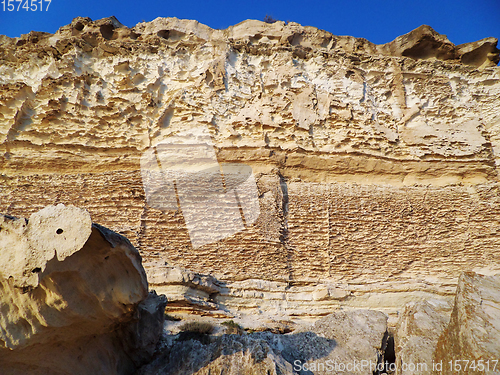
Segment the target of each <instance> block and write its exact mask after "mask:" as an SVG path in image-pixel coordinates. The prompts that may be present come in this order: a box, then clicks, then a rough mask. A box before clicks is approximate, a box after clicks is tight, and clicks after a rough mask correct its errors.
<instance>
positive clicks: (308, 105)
mask: <svg viewBox="0 0 500 375" xmlns="http://www.w3.org/2000/svg"><path fill="white" fill-rule="evenodd" d="M496 43H497V41H496V39H494V38H487V39H484V40H481V41H478V42H473V43H468V44H465V45H460V46H455V45H453V44H452V43H451V42H449V41H448V40H447V38H446V37H445V36H443V35H439V34H437V33H436V32H434V31H433V30H432V29H431V28H429V27H427V26H422V27H420V28H418V29H416V30H414V31H412V32H410V33H409V34H407V35H404V36H401V37H399V38H397V39H395V40H394V41H393V42H391V43H388V44H385V45H375V44H372V43H370V42H368V41H366V40H364V39H356V38H353V37H338V36H334V35H331V34H330V33H328V32H325V31H322V30H318V29H316V28H313V27H302V26H300V25H298V24H295V23H289V24H285V23H283V22H277V23H274V24H266V23H263V22H259V21H245V22H242V23H241V24H238V25H235V26H232V27H230V28H228V29H226V30H213V29H211V28H209V27H207V26H204V25H201V24H199V23H197V22H195V21H187V20H178V19H175V18H167V19H161V18H159V19H156V20H154V21H152V22H149V23H140V24H138V25H136V26H135V27H133V28H131V29H129V28H126V27H123V25H121V24H120V23H119V22H118V21H117V20H116V19H114V18H110V19H103V20H99V21H95V22H93V21H91V20H90V19H86V18H78V19H75V20H74V21H73V22H72V23H71V25H68V26H64V27H62V28H61V29H60V30H59V31H58V32H57V33H56V34H54V35H52V34H46V33H36V32H32V33H30V34H28V35H24V36H22V37H20V38H14V39H11V38H7V37H1V39H0V155H1V157H0V169H1V173H2V174H1V176H0V184H1V188H0V211H2V212H4V213H7V214H12V215H28V214H30V213H32V212H34V211H36V210H38V209H39V208H40V207H43V206H45V205H47V204H53V203H58V202H62V203H66V202H68V203H72V204H75V205H78V206H80V207H85V208H87V209H88V210H89V211H90V213H91V214H92V216H93V218H94V220H95V221H97V222H100V223H102V224H104V225H106V226H108V227H110V228H111V229H113V230H115V231H118V232H120V233H122V234H124V235H126V236H127V237H128V238H129V239H130V240H131V241H132V242H133V244H134V245H135V246H137V248H138V249H139V250H140V252H141V254H142V255H143V256H144V258H145V261H146V268H147V269H148V270H149V271H148V272H150V274H151V275H155V277H156V280H157V283H158V285H159V286H160V285H168V284H169V283H170V281H168V280H170V279H169V278H168V277H167V276H168V275H167V276H162V275H165V272H166V273H168V272H169V271H168V270H169V269H170V268H168V267H181V268H183V269H189V270H192V271H196V272H201V273H204V274H208V273H211V274H212V275H213V276H214V277H216V279H217V280H218V281H219V282H220V284H219V285H218V286H217V287H213V288H215V289H210V288H212V287H207V288H205V287H203V285H202V286H200V285H201V284H200V283H199V284H196V285H198V286H195V287H193V285H194V284H192V283H191V284H189V283H188V282H187V283H184V280H185V279H183V278H181V281H175V282H174V283H173V284H171V285H172V287H173V288H177V290H184V291H187V290H191V291H197V292H196V293H198V294H196V293H195V294H196V295H197V298H198V302H199V306H200V308H202V309H205V310H210V309H214V310H224V311H228V310H229V311H237V310H243V311H244V310H247V311H252V312H256V311H258V309H259V307H262V310H263V311H272V312H273V313H274V312H279V313H282V314H285V315H302V316H308V315H311V316H316V315H322V314H325V312H327V311H331V309H332V308H334V307H336V306H341V305H342V306H351V307H374V306H377V307H380V308H381V309H387V311H388V312H390V313H394V312H396V311H397V310H399V309H400V308H401V307H402V306H403V305H404V304H405V303H406V302H408V301H411V300H415V299H420V298H424V297H429V296H434V297H437V298H445V299H450V298H451V296H452V294H453V292H454V289H455V286H456V282H457V277H458V275H459V273H460V271H461V270H476V271H481V272H485V273H494V272H500V259H499V257H498V252H497V249H498V247H499V245H500V234H499V232H498V230H497V228H496V226H495V225H496V224H495V223H497V222H498V221H499V220H500V215H499V213H498V209H497V207H498V205H499V203H500V202H499V200H500V198H499V194H498V193H499V191H498V188H499V186H498V174H497V169H498V165H499V162H500V159H499V156H500V155H499V147H500V111H499V108H500V68H498V67H497V66H496V64H497V63H498V60H499V57H498V56H499V54H498V53H499V51H498V50H497V49H496ZM195 129H202V132H201V133H200V134H199V138H200V139H202V138H203V137H205V138H206V137H208V139H210V142H211V143H210V142H209V143H210V146H211V147H213V150H214V155H215V157H216V161H217V162H219V163H221V166H222V167H221V170H224V176H226V177H227V176H233V175H232V174H231V173H230V172H227V173H226V169H225V168H226V167H224V165H229V166H234V165H238V164H239V165H242V164H244V165H245V166H249V167H250V168H251V173H250V174H251V176H252V177H253V178H254V181H255V185H256V189H257V190H256V191H257V193H256V196H257V197H258V198H257V199H258V205H257V207H258V213H259V215H258V216H256V217H255V218H252V220H248V218H249V216H248V215H247V213H245V212H243V214H242V216H241V217H240V216H237V217H230V215H229V216H228V219H227V221H228V224H227V226H226V225H223V226H222V227H221V226H215V225H214V226H209V227H206V226H205V227H204V226H203V225H202V224H203V223H204V222H205V223H206V222H207V221H206V220H208V219H206V218H207V217H212V216H214V214H213V213H214V212H215V211H216V210H217V209H218V206H220V204H219V203H217V202H219V201H217V200H216V199H215V198H214V199H211V200H210V199H205V200H203V199H199V202H201V203H200V204H195V203H193V202H196V199H198V198H202V197H203V194H204V192H203V188H204V186H205V185H204V184H206V186H205V187H206V188H205V190H206V191H208V190H210V186H211V185H210V184H211V182H207V181H208V180H204V179H203V178H200V179H198V185H197V189H198V190H196V189H195V190H196V191H195V190H193V189H191V188H190V189H187V188H186V189H185V190H183V188H181V187H180V185H179V184H178V183H177V185H175V189H176V190H175V191H176V193H177V198H178V201H177V200H175V199H174V203H179V202H180V203H179V207H172V206H171V205H167V206H168V207H166V206H162V205H161V204H159V205H158V204H157V203H158V202H160V203H161V199H163V198H162V197H161V196H160V198H158V199H159V201H158V200H155V199H156V198H154V197H153V198H154V199H153V198H151V196H148V194H149V193H151V192H149V193H148V191H147V188H148V186H145V185H143V180H144V178H145V175H144V170H142V171H141V160H142V161H144V160H145V159H144V155H149V156H151V157H153V158H154V157H155V155H159V154H161V152H160V151H161V148H162V147H163V149H165V147H166V146H165V143H164V142H165V141H168V140H169V139H172V137H178V138H179V139H181V138H182V137H185V136H186V135H192V134H194V133H195ZM187 144H189V142H188V143H187ZM206 144H208V143H206ZM148 152H149V154H148ZM176 152H177V151H176ZM207 155H208V154H207ZM205 156H206V155H205ZM159 158H160V159H161V155H160V156H159ZM207 158H208V159H207ZM165 159H166V158H165ZM165 159H164V160H161V162H162V164H163V163H164V161H165ZM205 159H206V160H212V159H213V158H212V159H210V158H209V157H208V156H206V157H205ZM154 160H156V159H154ZM179 160H185V158H181V159H179ZM149 161H150V160H149ZM212 161H213V160H212ZM146 162H148V160H146ZM198 162H199V160H198V161H197V162H195V164H196V163H198ZM173 164H175V163H173ZM208 164H210V163H208ZM208 164H207V165H208ZM143 165H144V163H143ZM228 168H229V167H228ZM234 175H235V176H237V174H234ZM151 176H153V177H151ZM196 176H198V175H196ZM200 176H201V175H200ZM150 177H151V178H153V179H154V173H153V174H152V175H147V178H150ZM197 178H198V177H197ZM231 178H232V177H228V178H226V179H227V180H228V181H229V180H230V179H231ZM235 179H236V177H235ZM228 181H226V183H225V184H226V185H224V188H227V187H228V186H229V185H230V184H231V183H230V181H229V182H228ZM228 184H229V185H228ZM234 186H237V184H235V185H234ZM169 188H172V189H173V188H174V185H169ZM165 189H166V187H165ZM235 189H236V188H235ZM229 190H230V189H229ZM159 191H160V192H161V191H162V190H161V189H160V190H159ZM235 191H236V190H235ZM186 192H187V193H186ZM183 194H184V195H183ZM197 194H198V195H199V197H198V195H197ZM193 196H194V198H193ZM234 196H235V195H225V198H224V199H226V201H224V199H223V200H222V201H221V202H223V203H224V204H226V203H227V204H230V203H231V202H229V201H231V199H232V198H231V199H229V198H230V197H234ZM236 196H237V194H236ZM218 197H219V196H218ZM188 198H190V199H191V198H192V200H191V201H189V202H187V200H188ZM195 198H196V199H195ZM219 198H220V197H219ZM240 198H241V196H240ZM217 199H218V198H217ZM183 200H186V202H187V203H186V202H184V201H183ZM183 202H184V203H185V205H184V206H183V204H184V203H183ZM228 202H229V203H228ZM235 202H236V201H235ZM170 203H171V202H170ZM240 203H241V202H240ZM240 203H238V207H239V208H240V209H241V208H242V207H241V205H240ZM188 204H191V206H188ZM182 207H184V209H183V208H182ZM187 207H189V209H188V208H187ZM235 207H236V206H235ZM243 208H244V207H243ZM243 211H244V210H243ZM254 211H255V210H254ZM221 215H222V217H224V215H225V213H223V214H221ZM243 217H246V219H247V220H245V222H244V223H243V224H241V225H240V227H238V226H237V225H236V224H237V221H238V220H241V218H243ZM219 219H220V218H214V222H216V221H217V220H219ZM200 223H201V224H200ZM233 224H234V225H233ZM233 227H234V228H239V229H238V230H234V231H231V230H230V229H231V228H233ZM223 230H226V232H227V233H226V234H224V235H222V236H219V237H217V234H220V233H221V232H220V231H223ZM196 231H197V232H196ZM195 232H196V233H197V235H201V236H202V237H203V236H205V237H207V236H212V237H210V238H211V241H207V242H206V243H202V244H201V245H199V246H198V245H196V246H193V241H192V239H193V235H194V234H193V233H195ZM212 240H213V241H212ZM165 262H166V263H168V265H167V266H165ZM162 267H163V268H162ZM164 267H167V268H164ZM183 272H184V271H183ZM186 272H187V271H186ZM161 277H165V278H164V280H162V279H161ZM179 288H180V289H179ZM186 293H187V292H186ZM381 297H383V298H381ZM179 306H182V303H179Z"/></svg>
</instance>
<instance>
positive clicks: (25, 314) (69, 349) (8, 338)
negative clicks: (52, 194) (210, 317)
mask: <svg viewBox="0 0 500 375" xmlns="http://www.w3.org/2000/svg"><path fill="white" fill-rule="evenodd" d="M0 263H1V264H2V270H1V274H0V307H1V308H0V372H1V373H2V374H28V373H29V374H47V373H50V374H95V373H103V374H104V373H105V374H131V373H133V372H134V370H135V369H136V368H137V366H139V365H141V364H143V363H144V361H146V360H148V359H149V358H150V357H151V355H152V354H153V351H154V349H155V346H156V342H157V341H158V339H159V335H160V332H161V328H162V325H163V309H164V307H165V300H164V297H158V296H156V295H155V294H150V295H149V296H148V284H147V281H146V275H145V273H144V269H143V268H142V266H141V258H140V256H139V253H138V252H137V250H136V249H135V248H134V247H133V246H132V245H131V244H130V242H129V241H128V240H127V239H126V238H124V237H122V236H120V235H118V234H116V233H114V232H112V231H110V230H108V229H106V228H104V227H102V226H100V225H98V224H92V223H91V219H90V215H89V213H88V212H87V211H85V210H82V209H79V208H76V207H72V206H68V207H65V206H64V205H62V204H59V205H57V206H49V207H46V208H44V209H43V210H41V211H39V212H37V213H34V214H33V215H31V217H30V219H29V220H26V219H16V218H14V217H11V216H3V215H2V216H0Z"/></svg>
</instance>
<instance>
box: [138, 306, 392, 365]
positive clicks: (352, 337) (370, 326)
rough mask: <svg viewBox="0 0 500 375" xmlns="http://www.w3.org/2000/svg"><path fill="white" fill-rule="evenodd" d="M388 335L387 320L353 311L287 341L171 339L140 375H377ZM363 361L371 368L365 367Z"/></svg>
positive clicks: (274, 337)
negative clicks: (375, 369)
mask: <svg viewBox="0 0 500 375" xmlns="http://www.w3.org/2000/svg"><path fill="white" fill-rule="evenodd" d="M386 330H387V316H386V315H384V314H382V313H380V312H378V311H369V310H354V311H349V312H343V311H338V312H335V313H333V314H330V315H328V316H326V317H323V318H321V319H319V320H318V321H316V322H315V323H314V324H310V325H307V326H303V327H302V328H301V329H298V330H296V331H294V332H292V333H288V334H285V335H278V334H273V333H271V332H257V333H251V334H242V335H238V334H222V335H212V336H208V335H191V336H187V335H182V334H180V335H166V336H164V337H163V339H162V345H163V349H162V352H161V353H160V354H159V355H158V356H156V358H155V359H154V360H153V361H152V362H151V363H150V364H147V365H145V366H144V367H142V368H141V369H140V371H139V372H138V374H140V375H156V374H165V375H184V374H193V375H194V374H196V375H209V374H211V375H222V374H231V375H240V374H245V375H261V374H272V375H280V374H281V375H294V374H315V375H316V374H317V375H323V374H360V375H361V374H363V375H365V374H366V375H372V374H373V373H374V371H373V369H374V368H375V367H376V366H377V364H378V363H379V362H381V361H382V360H383V356H382V350H383V348H384V346H385V341H386V337H387V331H386ZM184 333H185V332H184ZM361 361H364V362H363V363H365V361H366V363H367V364H368V363H371V364H372V367H370V365H365V366H364V367H361V366H360V363H361ZM354 366H355V367H354Z"/></svg>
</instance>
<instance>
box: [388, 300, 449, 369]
mask: <svg viewBox="0 0 500 375" xmlns="http://www.w3.org/2000/svg"><path fill="white" fill-rule="evenodd" d="M451 309H452V305H451V304H450V303H448V302H446V301H439V300H438V301H419V302H412V303H409V304H408V305H406V306H405V309H404V310H403V311H402V313H401V316H400V317H399V321H398V324H397V329H396V332H395V334H394V338H395V354H396V356H397V361H396V363H395V368H396V374H398V375H403V374H404V375H413V374H414V375H417V374H420V375H430V374H432V373H433V361H434V351H435V350H436V345H437V343H438V340H439V337H440V336H441V334H442V333H443V331H444V330H445V328H446V327H447V326H448V323H449V322H450V314H451Z"/></svg>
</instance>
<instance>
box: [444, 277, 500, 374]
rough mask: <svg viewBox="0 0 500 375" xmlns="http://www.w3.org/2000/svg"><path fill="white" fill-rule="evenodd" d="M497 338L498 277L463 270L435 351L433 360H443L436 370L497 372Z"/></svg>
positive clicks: (499, 318) (499, 330) (499, 309)
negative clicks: (447, 321)
mask: <svg viewBox="0 0 500 375" xmlns="http://www.w3.org/2000/svg"><path fill="white" fill-rule="evenodd" d="M499 337H500V276H499V275H496V276H484V275H479V274H476V273H473V272H465V273H463V274H462V275H461V277H460V279H459V281H458V287H457V295H456V298H455V305H454V307H453V312H452V314H451V319H450V323H449V325H448V327H447V328H446V329H445V330H444V332H443V333H442V334H441V336H440V338H439V341H438V343H437V347H436V351H435V354H434V361H435V362H439V363H443V370H442V371H439V373H440V374H450V375H451V374H456V373H457V372H460V371H464V372H466V373H467V374H499V373H500V368H499V366H498V361H499V359H498V358H500V343H499V340H498V338H499ZM450 361H451V365H450V363H449V362H450ZM465 366H467V367H465ZM434 373H436V374H437V373H438V372H434Z"/></svg>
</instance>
